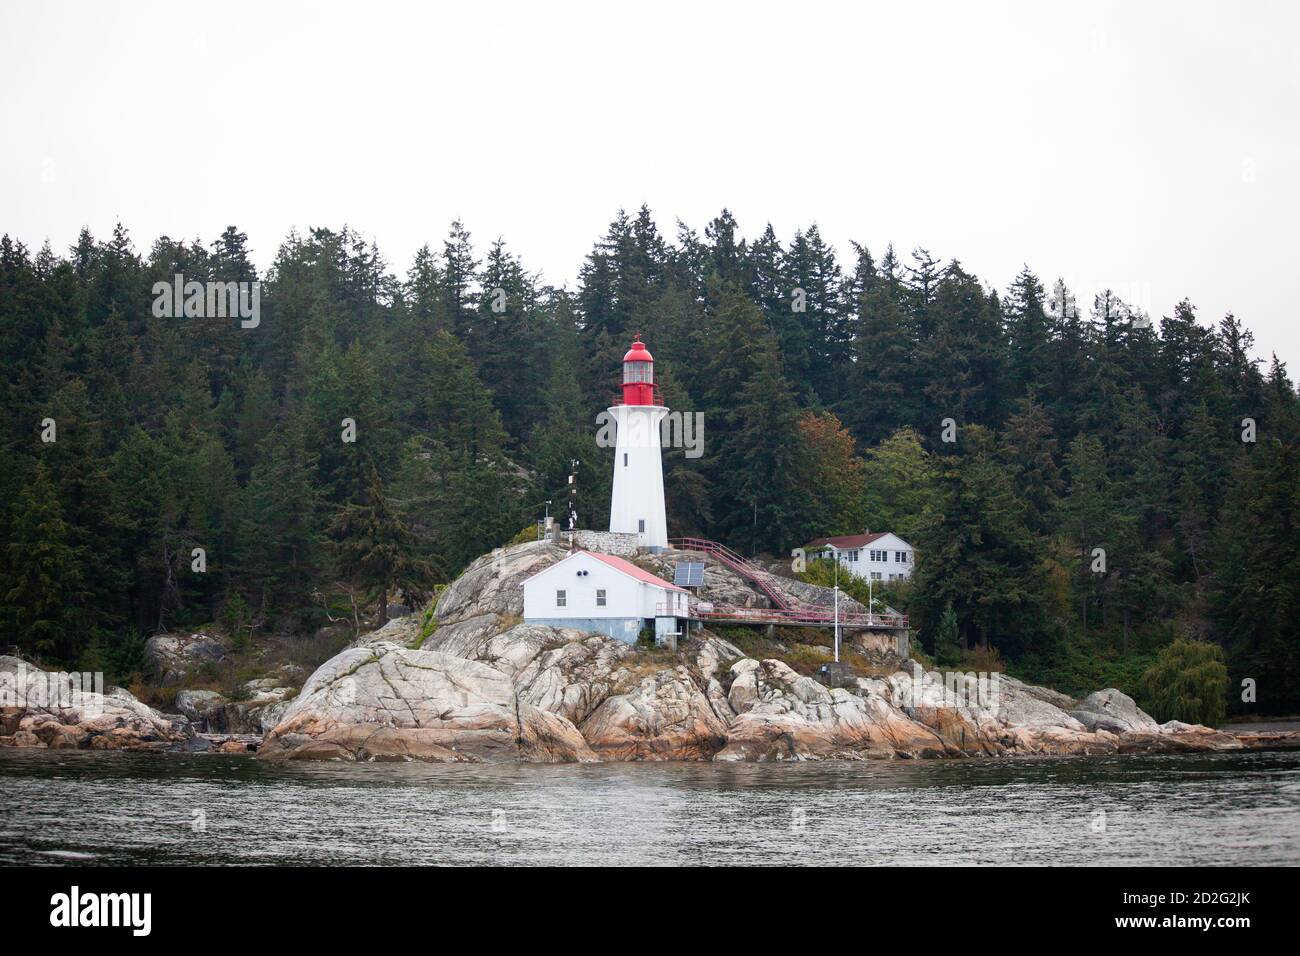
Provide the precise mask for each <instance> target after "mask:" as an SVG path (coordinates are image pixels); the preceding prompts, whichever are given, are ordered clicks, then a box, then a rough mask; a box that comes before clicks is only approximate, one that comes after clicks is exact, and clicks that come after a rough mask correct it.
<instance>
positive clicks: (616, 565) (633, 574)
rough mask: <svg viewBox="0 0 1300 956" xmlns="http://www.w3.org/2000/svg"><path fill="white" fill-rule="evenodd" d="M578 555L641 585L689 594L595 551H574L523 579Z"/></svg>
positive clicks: (538, 574) (647, 573) (619, 560)
mask: <svg viewBox="0 0 1300 956" xmlns="http://www.w3.org/2000/svg"><path fill="white" fill-rule="evenodd" d="M580 554H585V555H586V556H587V557H589V558H595V559H596V560H597V561H599V562H600V563H601V564H608V565H609V566H610V567H611V568H613V569H614V570H615V571H621V572H622V573H623V574H626V575H627V576H628V577H630V578H636V579H637V580H638V581H640V582H641V583H642V584H653V585H654V586H655V587H657V588H663V589H664V590H665V591H681V592H682V593H683V594H690V592H689V591H687V590H686V589H685V588H679V587H678V586H677V585H675V584H670V583H668V582H667V581H665V580H664V579H663V578H659V577H655V576H654V575H653V574H651V573H650V572H649V571H645V570H643V569H641V568H638V567H637V566H636V565H635V564H633V563H632V562H631V561H625V560H624V559H623V558H620V557H617V556H616V555H612V554H598V553H597V552H595V551H575V552H573V554H571V555H569V556H568V557H565V558H561V559H560V560H559V561H556V562H555V563H554V564H552V565H548V566H547V567H545V568H542V570H540V571H538V572H537V574H533V575H530V576H529V577H528V578H526V579H525V581H531V580H532V579H533V578H535V577H538V576H540V575H543V574H545V573H546V572H547V571H550V570H551V569H552V568H558V567H559V566H560V565H561V564H563V563H564V562H565V561H568V560H569V559H570V558H576V557H577V556H578V555H580Z"/></svg>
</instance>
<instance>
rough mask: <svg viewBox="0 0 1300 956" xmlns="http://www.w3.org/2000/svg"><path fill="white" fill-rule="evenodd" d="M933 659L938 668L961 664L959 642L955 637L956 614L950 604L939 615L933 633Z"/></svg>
mask: <svg viewBox="0 0 1300 956" xmlns="http://www.w3.org/2000/svg"><path fill="white" fill-rule="evenodd" d="M934 659H935V661H936V662H937V663H938V664H939V666H940V667H952V666H953V665H955V664H958V663H960V662H961V642H960V641H959V640H958V637H957V612H956V611H954V610H953V609H952V603H951V602H949V603H948V606H947V607H945V608H944V609H943V614H941V615H939V624H938V626H937V627H936V628H935V631H934Z"/></svg>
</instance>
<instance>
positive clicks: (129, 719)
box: [0, 657, 186, 750]
mask: <svg viewBox="0 0 1300 956" xmlns="http://www.w3.org/2000/svg"><path fill="white" fill-rule="evenodd" d="M0 701H3V706H0V746H8V747H47V748H50V749H92V750H128V749H162V748H166V747H169V746H171V745H172V744H173V743H175V742H178V741H181V740H183V739H184V738H185V736H186V732H185V728H184V727H183V726H182V725H180V724H177V723H174V722H173V721H171V720H170V719H168V718H167V717H166V716H164V715H163V714H160V713H159V712H158V711H156V710H154V709H153V708H152V707H149V706H147V705H145V704H143V703H141V702H140V701H138V700H136V699H135V697H134V696H132V695H131V693H130V692H128V691H126V690H124V689H122V688H120V687H111V688H105V689H104V691H103V692H102V693H100V692H97V691H95V690H93V689H91V688H89V687H84V686H79V685H78V683H77V682H71V681H64V680H62V679H60V676H59V675H57V674H54V673H51V672H48V671H44V670H41V669H40V668H38V667H35V666H34V665H32V664H29V663H27V662H26V661H23V660H20V659H19V658H16V657H0Z"/></svg>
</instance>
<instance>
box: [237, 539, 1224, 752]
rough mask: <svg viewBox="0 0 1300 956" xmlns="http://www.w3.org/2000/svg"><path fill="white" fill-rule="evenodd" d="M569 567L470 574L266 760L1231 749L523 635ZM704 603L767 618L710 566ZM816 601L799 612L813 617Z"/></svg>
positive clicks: (884, 686)
mask: <svg viewBox="0 0 1300 956" xmlns="http://www.w3.org/2000/svg"><path fill="white" fill-rule="evenodd" d="M565 553H566V552H565V551H564V550H563V549H561V548H559V547H556V546H555V545H553V544H550V543H548V542H530V543H528V544H523V545H518V546H515V547H512V548H505V549H499V550H497V551H494V552H492V553H491V554H489V555H485V556H484V557H482V558H480V559H479V560H477V561H475V562H474V563H473V564H472V565H470V567H469V568H468V569H467V570H466V572H465V573H464V574H463V575H462V576H461V577H460V578H459V579H458V580H457V581H456V582H455V583H454V584H452V585H451V586H450V587H448V588H447V589H446V590H445V591H444V592H443V593H442V595H441V597H440V598H439V600H438V602H437V605H436V607H435V609H434V612H433V613H434V616H435V617H436V627H434V628H433V629H432V630H431V632H430V629H429V627H428V626H423V625H422V624H421V621H422V619H421V617H420V616H418V615H417V616H413V617H410V618H404V619H402V621H394V622H392V623H390V624H389V625H388V626H387V627H385V628H383V629H381V630H379V631H376V632H375V633H374V634H372V635H368V636H367V637H366V638H365V639H363V640H362V641H360V642H358V643H357V644H356V645H355V646H353V647H350V648H348V649H347V650H345V651H344V652H343V653H341V654H339V655H338V656H336V657H335V658H333V659H331V660H330V661H327V662H326V663H325V664H324V665H322V666H321V667H320V668H319V669H318V670H317V671H316V673H315V674H313V675H312V676H311V677H310V679H309V680H308V681H307V683H306V684H305V685H304V687H303V688H302V691H301V692H300V693H299V695H298V697H297V698H296V699H294V700H292V701H289V702H287V703H285V704H283V707H284V711H283V715H282V719H280V721H279V723H278V724H276V726H275V727H274V729H273V730H271V732H270V733H269V734H268V735H267V738H266V741H265V743H264V745H263V747H262V750H261V751H260V754H261V755H262V756H264V757H266V758H270V759H277V758H278V759H346V760H436V761H494V760H495V761H503V760H505V761H535V762H560V761H591V760H717V761H735V760H745V761H764V760H818V759H865V758H927V757H956V756H971V757H975V756H984V757H988V756H999V755H1006V756H1014V755H1055V754H1114V753H1164V752H1182V751H1195V750H1202V751H1203V750H1215V749H1228V748H1232V747H1235V746H1240V745H1239V744H1238V743H1237V742H1236V740H1235V738H1233V737H1232V736H1231V735H1227V734H1220V733H1218V732H1217V731H1213V730H1210V729H1209V728H1205V727H1188V726H1187V725H1174V724H1164V725H1157V724H1156V723H1155V721H1153V720H1152V719H1151V718H1150V717H1149V716H1147V715H1146V714H1144V713H1142V711H1141V710H1140V709H1139V708H1138V707H1137V706H1136V705H1135V704H1134V703H1133V701H1132V700H1131V699H1129V698H1128V697H1126V696H1124V695H1123V694H1121V693H1120V692H1119V691H1117V690H1114V689H1108V690H1104V691H1098V692H1097V693H1095V694H1092V695H1090V696H1089V697H1087V698H1085V699H1084V700H1082V701H1079V702H1077V703H1076V702H1075V701H1074V700H1073V699H1071V698H1070V697H1068V696H1066V695H1064V694H1060V693H1057V692H1056V691H1052V690H1049V689H1047V688H1042V687H1035V686H1033V685H1029V684H1025V683H1023V682H1021V681H1018V680H1015V679H1013V678H1010V677H1006V676H1005V675H997V679H996V681H993V680H989V681H988V682H987V686H983V687H981V686H978V682H976V685H977V686H967V685H966V684H965V683H964V682H961V681H959V682H958V684H957V685H956V686H954V685H951V684H945V678H944V677H943V676H942V675H936V674H929V673H926V672H924V671H922V670H921V668H920V667H919V666H917V665H915V664H914V663H912V662H907V663H908V665H909V670H907V671H905V672H899V673H895V674H893V675H892V676H891V677H889V678H859V679H857V680H856V682H849V683H848V684H847V686H841V687H835V688H828V687H826V686H824V685H823V684H821V683H819V682H818V681H816V680H814V679H812V678H811V677H806V676H803V675H801V674H798V673H796V672H795V671H794V670H793V669H791V668H790V667H789V666H788V665H787V664H785V663H783V662H782V661H779V660H754V659H751V658H748V657H746V656H745V655H744V653H743V652H742V651H741V650H740V649H739V648H737V647H736V646H735V645H733V644H731V643H729V642H727V641H725V640H722V639H721V638H719V637H717V636H716V635H712V634H709V633H708V632H697V633H696V634H694V635H692V637H691V639H690V640H689V641H687V642H686V643H685V644H684V645H683V646H682V648H681V649H680V651H679V652H678V654H676V655H673V656H667V655H665V654H664V652H662V651H645V650H642V649H638V648H634V647H631V646H629V645H627V644H623V643H621V642H619V641H616V640H613V639H612V638H609V637H606V636H604V635H600V634H589V633H584V632H580V631H576V630H572V629H569V628H553V627H548V626H544V625H539V624H528V623H521V621H520V618H521V617H522V612H523V590H522V587H521V584H522V582H523V580H524V579H525V578H527V577H528V576H529V575H531V574H534V573H536V572H537V571H539V570H541V569H543V568H545V567H548V566H549V565H550V564H553V563H554V562H556V561H558V560H560V559H562V558H563V557H564V555H565ZM685 557H689V555H686V554H672V555H666V554H658V555H641V556H639V557H638V561H639V562H640V563H642V564H644V565H645V566H647V567H653V568H656V569H658V570H660V571H661V572H662V573H665V574H668V573H671V563H672V562H673V561H674V560H681V559H682V558H685ZM710 575H712V576H710ZM781 583H782V584H783V585H785V586H789V587H790V588H792V589H799V588H810V587H812V586H811V585H801V584H799V583H798V582H789V581H783V582H781ZM700 596H701V597H702V598H704V599H706V600H707V599H709V598H712V599H713V600H715V601H718V602H723V603H728V604H742V605H743V604H749V605H751V606H752V605H757V604H761V603H764V602H765V598H763V597H762V596H761V595H758V594H756V593H755V592H754V591H752V590H751V589H749V587H748V586H747V585H746V584H745V583H744V582H743V581H742V580H741V579H740V578H738V577H737V576H736V575H734V574H732V573H731V572H730V571H729V570H727V569H725V568H719V567H717V566H716V565H715V564H710V566H709V570H708V571H706V575H705V588H704V589H703V591H702V592H701V595H700ZM821 596H822V595H819V594H813V593H802V592H801V593H800V594H799V597H800V598H801V599H802V600H805V601H816V600H817V599H818V598H819V597H821ZM430 623H435V622H430ZM421 634H427V636H425V637H423V638H422V639H421ZM417 644H418V645H419V646H418V648H417V647H416V645H417ZM886 656H887V655H886ZM958 690H960V692H959V693H957V692H956V691H958Z"/></svg>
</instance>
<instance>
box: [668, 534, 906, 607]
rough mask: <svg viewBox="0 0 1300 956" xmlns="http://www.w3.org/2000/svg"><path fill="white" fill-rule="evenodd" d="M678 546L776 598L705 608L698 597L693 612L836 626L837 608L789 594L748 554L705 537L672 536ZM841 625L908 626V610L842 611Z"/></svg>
mask: <svg viewBox="0 0 1300 956" xmlns="http://www.w3.org/2000/svg"><path fill="white" fill-rule="evenodd" d="M668 543H669V544H671V545H672V546H673V547H674V548H680V549H682V550H686V551H699V552H701V553H703V554H709V555H712V556H713V557H715V558H717V559H718V561H719V562H720V563H721V564H723V565H725V566H727V567H729V568H731V570H733V571H735V572H736V573H737V574H738V575H740V576H741V577H742V578H744V579H745V580H746V581H748V582H749V583H751V584H752V585H754V587H756V588H757V589H758V590H759V591H761V592H762V593H763V595H764V596H765V597H766V598H767V599H768V600H769V601H771V602H772V604H773V607H771V608H754V607H732V606H729V605H722V604H713V605H708V609H707V610H704V609H701V603H700V602H698V601H695V602H692V604H691V616H692V617H693V618H696V619H699V620H706V621H722V622H727V621H732V622H735V623H737V624H740V623H767V624H792V625H803V626H806V627H813V626H815V627H833V626H834V625H835V620H836V618H835V610H834V608H827V607H825V606H823V605H820V604H806V603H804V602H802V601H799V600H798V599H796V598H793V597H791V596H790V595H789V594H786V593H785V592H784V591H783V590H782V589H781V586H780V585H779V584H777V583H776V576H775V575H774V574H772V573H771V572H770V571H767V570H764V569H763V568H761V567H759V566H758V565H757V564H756V563H754V562H753V561H750V560H749V559H748V558H745V557H742V556H740V555H739V554H737V553H736V552H734V551H732V550H731V549H730V548H728V547H727V546H726V545H724V544H719V543H718V542H716V541H708V540H706V539H704V538H672V539H671V540H670V541H669V542H668ZM839 623H840V627H845V628H870V627H882V628H891V629H897V630H905V629H906V628H907V626H908V625H907V615H906V614H872V613H870V611H869V610H868V611H866V612H847V611H841V612H840V614H839Z"/></svg>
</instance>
